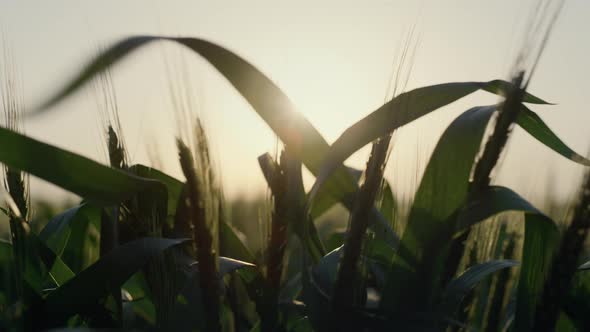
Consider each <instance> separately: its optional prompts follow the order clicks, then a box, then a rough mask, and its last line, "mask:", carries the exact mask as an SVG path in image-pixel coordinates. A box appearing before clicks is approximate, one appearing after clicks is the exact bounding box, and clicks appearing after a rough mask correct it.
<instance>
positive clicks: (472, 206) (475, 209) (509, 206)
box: [457, 186, 543, 232]
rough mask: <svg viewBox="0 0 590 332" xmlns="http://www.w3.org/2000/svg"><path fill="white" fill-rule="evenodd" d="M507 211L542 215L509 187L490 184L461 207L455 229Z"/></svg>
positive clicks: (460, 229) (460, 228) (464, 227)
mask: <svg viewBox="0 0 590 332" xmlns="http://www.w3.org/2000/svg"><path fill="white" fill-rule="evenodd" d="M507 211H521V212H524V213H532V214H539V215H543V213H542V212H541V211H539V210H538V209H537V208H536V207H534V206H533V205H532V204H531V203H529V202H528V201H526V200H525V199H524V198H522V197H521V196H520V195H518V194H517V193H515V192H514V191H512V190H510V189H509V188H506V187H502V186H490V187H489V188H488V189H487V190H486V191H484V192H482V193H480V194H479V195H477V196H475V197H474V198H473V200H472V201H471V202H470V203H469V204H467V205H465V206H464V207H463V209H462V210H461V212H460V213H459V216H458V217H457V231H458V232H460V231H462V230H464V229H466V228H468V227H471V226H473V225H475V224H477V223H479V222H481V221H483V220H486V219H488V218H490V217H492V216H494V215H496V214H499V213H502V212H507Z"/></svg>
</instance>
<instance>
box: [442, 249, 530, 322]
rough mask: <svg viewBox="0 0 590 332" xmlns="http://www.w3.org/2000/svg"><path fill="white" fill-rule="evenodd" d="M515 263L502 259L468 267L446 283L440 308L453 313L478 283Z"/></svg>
mask: <svg viewBox="0 0 590 332" xmlns="http://www.w3.org/2000/svg"><path fill="white" fill-rule="evenodd" d="M517 265H518V262H517V261H514V260H509V259H503V260H493V261H488V262H485V263H481V264H477V265H475V266H472V267H470V268H469V269H467V270H465V272H463V273H462V274H461V275H460V276H459V277H457V278H456V279H453V280H452V281H451V282H450V283H449V284H448V285H447V287H446V289H445V291H444V293H443V297H442V303H441V310H442V311H444V312H446V313H448V314H450V315H453V314H454V313H455V311H456V310H457V309H458V308H459V306H460V304H461V301H463V298H465V296H466V295H467V294H468V293H469V291H471V290H472V289H473V288H474V287H475V286H476V285H477V284H478V283H480V282H481V281H482V280H484V279H485V278H487V277H488V276H490V275H491V274H493V273H495V272H497V271H499V270H502V269H505V268H509V267H513V266H517Z"/></svg>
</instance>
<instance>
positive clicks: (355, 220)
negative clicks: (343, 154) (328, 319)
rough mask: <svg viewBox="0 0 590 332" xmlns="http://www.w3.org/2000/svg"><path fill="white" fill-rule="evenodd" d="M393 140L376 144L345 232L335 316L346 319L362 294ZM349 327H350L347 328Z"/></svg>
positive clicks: (384, 138) (386, 138)
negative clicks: (367, 240) (364, 255)
mask: <svg viewBox="0 0 590 332" xmlns="http://www.w3.org/2000/svg"><path fill="white" fill-rule="evenodd" d="M390 138H391V136H390V135H387V136H385V137H382V138H380V139H378V140H377V141H376V142H375V143H374V144H373V147H372V151H371V156H370V157H369V160H368V162H367V169H366V177H365V181H364V183H363V184H362V186H361V187H360V189H359V191H358V193H357V198H356V200H355V205H354V208H353V210H352V213H351V216H350V225H349V230H348V232H347V233H346V239H345V241H344V246H343V249H342V256H341V259H340V266H339V268H338V273H337V277H336V283H335V285H334V292H333V295H332V307H333V309H334V311H335V314H336V316H340V317H347V315H348V314H350V310H351V309H352V308H353V306H354V305H355V304H357V303H358V300H357V299H356V297H357V295H358V292H359V291H362V290H359V287H358V284H359V283H358V282H359V280H358V276H359V271H358V268H359V260H360V256H361V252H362V247H363V238H364V236H365V233H366V231H367V227H368V220H369V213H370V211H371V209H372V208H373V205H374V204H375V197H376V195H377V192H378V191H379V188H380V186H381V182H382V181H383V171H384V168H385V167H384V165H385V162H386V158H387V155H388V153H387V152H388V149H389V141H390ZM348 317H350V316H348ZM341 322H342V325H341V326H342V328H343V329H347V327H346V324H347V319H343V320H342V321H341ZM348 328H351V327H350V326H348Z"/></svg>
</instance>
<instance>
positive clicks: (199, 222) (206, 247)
mask: <svg viewBox="0 0 590 332" xmlns="http://www.w3.org/2000/svg"><path fill="white" fill-rule="evenodd" d="M177 145H178V150H179V157H180V166H181V168H182V172H183V173H184V176H185V177H186V185H187V192H188V198H189V199H188V202H187V203H188V204H189V207H190V208H189V209H188V215H189V218H190V220H191V222H192V224H193V226H194V233H193V237H194V240H195V242H196V245H197V260H198V262H199V283H200V287H201V291H202V293H203V307H204V308H205V313H206V324H207V331H221V322H220V304H221V296H220V292H219V286H220V285H219V281H218V274H219V273H218V272H219V271H218V265H217V261H216V253H215V249H214V248H213V237H212V235H211V231H210V229H209V227H208V225H207V220H206V217H207V211H206V209H205V206H204V204H203V199H204V197H203V196H204V195H205V194H206V193H205V192H204V191H203V190H202V189H203V188H202V186H201V184H200V183H199V181H200V180H199V178H198V176H197V173H196V170H195V167H194V159H193V155H192V153H191V151H190V149H189V148H188V147H187V146H186V145H185V144H184V143H183V142H182V141H180V140H177Z"/></svg>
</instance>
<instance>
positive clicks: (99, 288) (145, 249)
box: [39, 238, 185, 327]
mask: <svg viewBox="0 0 590 332" xmlns="http://www.w3.org/2000/svg"><path fill="white" fill-rule="evenodd" d="M184 241H185V240H183V239H161V238H142V239H139V240H135V241H133V242H128V243H125V244H122V245H120V246H117V247H116V248H115V249H113V250H112V251H111V252H109V253H108V254H106V255H105V256H103V257H102V258H101V259H100V260H98V261H97V262H96V263H94V264H93V265H91V266H90V267H88V268H87V269H85V270H84V271H82V272H80V273H79V274H78V275H77V276H76V277H74V278H72V279H70V280H69V281H68V282H66V283H65V284H64V285H62V286H61V287H59V288H57V289H56V290H55V291H53V292H51V293H50V294H49V295H48V296H47V298H46V299H45V301H44V306H43V315H42V318H43V319H42V320H41V321H39V323H40V324H43V325H44V326H45V327H53V326H59V325H62V324H64V323H65V321H66V320H67V319H68V318H69V317H70V316H72V315H74V314H77V313H88V312H90V311H92V308H93V307H94V306H96V305H97V303H99V300H100V299H102V298H104V297H105V296H107V295H108V294H109V292H110V290H111V289H112V287H120V286H121V285H122V284H123V283H124V282H125V281H126V280H127V279H129V278H130V277H131V276H132V275H133V274H134V273H135V272H137V271H138V270H139V269H141V268H142V267H143V266H144V265H145V264H146V263H147V262H148V261H149V260H150V259H151V258H152V257H155V256H156V255H158V254H161V253H162V252H163V251H164V250H166V249H168V248H170V247H172V246H175V245H178V244H180V243H182V242H184ZM80 294H83V295H84V296H80Z"/></svg>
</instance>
